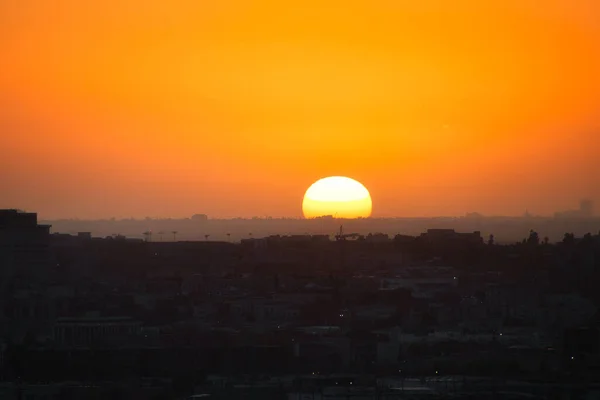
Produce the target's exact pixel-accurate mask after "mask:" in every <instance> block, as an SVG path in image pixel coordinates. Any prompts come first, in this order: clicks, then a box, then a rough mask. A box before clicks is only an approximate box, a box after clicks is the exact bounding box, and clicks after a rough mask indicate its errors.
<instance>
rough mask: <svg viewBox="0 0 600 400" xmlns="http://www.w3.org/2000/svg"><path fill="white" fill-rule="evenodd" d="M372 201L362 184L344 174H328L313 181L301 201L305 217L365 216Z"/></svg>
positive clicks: (369, 214)
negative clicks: (328, 175) (326, 176)
mask: <svg viewBox="0 0 600 400" xmlns="http://www.w3.org/2000/svg"><path fill="white" fill-rule="evenodd" d="M372 208H373V203H372V201H371V195H370V194H369V191H368V190H367V188H366V187H364V185H363V184H362V183H360V182H358V181H356V180H354V179H351V178H346V177H344V176H330V177H328V178H323V179H319V180H318V181H316V182H315V183H313V184H312V185H311V186H310V187H309V188H308V190H307V191H306V193H305V194H304V200H303V201H302V212H303V213H304V217H305V218H316V217H322V216H326V215H331V216H333V217H336V218H361V217H362V218H367V217H369V216H371V210H372Z"/></svg>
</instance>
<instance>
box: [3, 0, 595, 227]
mask: <svg viewBox="0 0 600 400" xmlns="http://www.w3.org/2000/svg"><path fill="white" fill-rule="evenodd" d="M541 5H543V7H542V6H541ZM599 18H600V2H599V1H598V0H577V1H573V0H546V1H544V2H540V1H539V0H501V1H500V0H488V1H481V0H472V1H471V0H447V1H446V0H437V1H435V0H385V1H384V0H369V1H348V0H346V1H337V0H330V1H321V0H319V1H315V0H303V1H266V0H247V1H245V0H215V1H199V0H170V1H155V0H104V1H81V0H0V66H1V71H2V72H1V73H0V208H4V207H17V208H24V209H27V210H30V211H38V212H39V213H40V216H41V217H42V218H56V217H79V218H97V217H111V216H116V217H130V216H134V217H144V216H154V217H160V216H163V217H167V216H170V217H181V216H189V215H191V214H194V213H207V214H209V215H210V216H215V217H231V216H244V217H250V216H265V215H271V216H301V215H302V211H301V204H302V196H303V194H304V191H305V190H306V189H307V188H308V187H309V186H310V185H311V183H313V182H314V181H316V180H317V179H319V178H322V177H324V176H328V175H345V176H350V177H352V178H355V179H357V180H359V181H361V182H362V183H363V184H364V185H365V186H366V187H367V188H368V189H369V190H370V192H371V195H372V197H373V216H418V215H462V214H464V213H465V212H469V211H479V212H482V213H484V214H506V215H515V214H522V213H523V212H524V211H525V209H526V208H528V209H529V210H530V211H531V212H534V213H551V212H553V211H555V210H558V209H565V208H566V209H569V208H575V207H577V201H578V200H579V198H581V197H589V198H593V199H595V200H596V201H597V202H599V203H600V172H598V171H600V141H599V136H600V73H599V72H598V71H600V23H599Z"/></svg>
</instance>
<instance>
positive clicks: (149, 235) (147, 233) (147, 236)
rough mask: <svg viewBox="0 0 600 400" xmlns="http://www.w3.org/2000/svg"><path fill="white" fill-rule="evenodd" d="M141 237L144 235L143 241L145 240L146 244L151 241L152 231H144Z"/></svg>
mask: <svg viewBox="0 0 600 400" xmlns="http://www.w3.org/2000/svg"><path fill="white" fill-rule="evenodd" d="M142 235H144V239H145V240H146V242H150V241H152V231H146V232H144V233H142Z"/></svg>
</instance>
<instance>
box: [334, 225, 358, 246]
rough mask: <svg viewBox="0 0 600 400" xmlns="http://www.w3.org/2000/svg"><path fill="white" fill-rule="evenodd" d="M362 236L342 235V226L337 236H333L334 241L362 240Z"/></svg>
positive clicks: (356, 234) (353, 234)
mask: <svg viewBox="0 0 600 400" xmlns="http://www.w3.org/2000/svg"><path fill="white" fill-rule="evenodd" d="M362 238H363V235H360V234H358V233H344V225H340V231H339V233H338V234H337V235H335V240H336V241H338V242H339V241H341V240H346V239H355V240H356V239H362Z"/></svg>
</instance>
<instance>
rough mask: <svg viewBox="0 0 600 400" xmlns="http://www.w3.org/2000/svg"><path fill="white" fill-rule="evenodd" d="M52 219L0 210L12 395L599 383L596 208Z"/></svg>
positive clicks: (492, 392)
mask: <svg viewBox="0 0 600 400" xmlns="http://www.w3.org/2000/svg"><path fill="white" fill-rule="evenodd" d="M415 221H416V222H415ZM434 223H435V224H436V225H432V226H434V228H428V229H424V230H422V231H421V232H420V233H419V234H413V233H412V232H414V230H416V229H420V228H419V227H420V226H422V224H434ZM61 224H63V225H61ZM420 224H421V225H420ZM452 224H456V226H460V227H465V228H467V227H469V230H466V229H465V230H464V231H463V230H454V229H452V228H449V227H448V226H452ZM527 224H530V225H531V226H532V227H535V229H530V230H529V231H527V232H525V234H524V235H522V237H519V238H518V240H515V237H514V236H511V235H515V234H517V232H524V231H523V229H524V227H525V226H526V225H527ZM57 225H58V226H62V227H67V226H68V227H70V229H69V230H73V229H77V228H79V227H82V228H86V229H87V230H86V231H80V232H69V233H62V232H60V231H59V232H55V231H54V230H55V227H51V226H50V225H48V224H42V223H39V222H38V220H37V215H36V214H35V213H26V212H22V211H18V210H0V263H1V265H2V270H1V272H2V280H1V282H2V287H1V291H2V292H1V295H2V301H3V305H4V306H3V308H2V309H1V310H0V313H1V314H0V317H1V318H2V325H1V326H2V332H1V338H2V343H1V348H0V350H1V351H0V371H1V374H0V378H1V383H0V397H1V398H3V399H84V398H85V399H100V398H102V399H104V398H106V399H108V398H110V399H192V398H200V397H202V398H209V399H210V398H213V399H289V400H300V399H311V400H312V399H346V400H349V399H352V400H358V399H450V398H452V399H521V398H532V399H573V400H575V399H593V398H598V396H600V331H599V327H600V326H599V324H600V314H599V313H598V305H599V304H600V294H599V293H600V292H599V291H598V289H597V283H598V282H599V281H600V232H599V231H598V229H599V228H600V224H599V223H598V219H595V218H592V217H591V216H590V215H579V214H577V213H573V214H571V215H563V216H556V217H555V218H554V219H548V218H545V219H543V218H542V219H540V218H535V217H531V216H526V217H523V218H516V219H500V220H498V221H496V220H493V219H491V220H488V219H486V218H484V217H479V216H468V217H465V218H461V219H456V220H452V221H448V220H440V221H436V220H421V221H418V220H402V219H398V220H395V219H392V220H377V219H374V220H371V219H364V220H338V219H335V218H330V217H326V218H321V219H314V220H297V221H293V220H290V221H286V220H239V221H235V220H233V221H227V220H221V221H219V220H217V221H211V220H210V219H207V218H206V217H205V216H201V215H197V216H194V217H192V218H190V219H189V220H184V221H182V220H173V221H148V220H144V221H114V222H112V221H95V222H85V221H76V222H63V221H57ZM440 225H441V226H442V227H441V228H440V227H439V226H440ZM142 226H143V227H144V229H148V230H147V231H144V232H143V233H145V235H142V236H140V235H139V231H140V228H141V227H142ZM475 226H481V227H482V230H483V229H485V231H486V232H487V231H488V230H492V229H498V230H499V231H500V232H505V233H504V234H505V235H506V236H505V240H504V243H501V242H499V241H496V239H495V236H494V234H489V235H488V234H486V235H482V233H481V231H473V230H472V228H473V227H475ZM208 227H209V228H210V229H208ZM284 227H285V229H287V230H288V231H290V232H293V233H292V234H287V235H265V233H266V232H271V231H278V230H279V231H284V230H285V229H284ZM335 227H337V229H334V228H335ZM402 227H407V228H406V229H407V231H408V233H406V232H405V233H402ZM483 227H485V228H483ZM502 227H504V231H503V230H502ZM565 227H570V228H573V229H576V230H577V232H578V233H577V234H574V233H572V232H571V231H566V232H564V233H563V235H562V237H558V229H561V228H565ZM592 227H595V228H596V230H595V231H592V230H591V229H589V228H592ZM113 228H115V229H117V228H118V229H120V230H121V232H125V233H128V232H132V236H133V237H131V238H129V237H128V236H127V235H125V234H122V233H121V234H115V235H112V234H109V235H106V232H108V231H107V229H108V230H110V229H113ZM249 228H251V230H252V232H249V233H247V234H246V233H245V232H246V231H248V230H249ZM544 228H546V230H547V231H548V232H546V231H544ZM149 229H153V231H152V232H150V230H149ZM157 229H162V230H161V231H158V232H157V231H156V230H157ZM175 229H176V230H175ZM370 229H381V230H385V231H387V232H388V233H382V232H378V231H375V230H374V231H372V232H369V233H365V232H366V231H367V230H370ZM394 229H396V230H397V231H398V233H396V234H393V235H392V234H389V232H391V231H392V230H394ZM586 229H589V232H586V233H584V234H582V233H580V232H583V231H585V230H586ZM302 230H306V231H315V232H316V231H319V232H327V231H329V232H332V231H333V232H332V234H331V235H328V234H323V233H321V234H319V233H310V234H304V233H298V232H301V231H302ZM355 230H356V231H360V232H355ZM96 232H98V233H100V234H96ZM199 232H207V233H206V234H205V237H202V238H201V239H198V238H197V237H196V239H197V240H195V241H194V240H190V239H192V237H193V235H195V234H197V233H199ZM213 232H214V233H213ZM223 232H227V233H229V232H233V233H230V236H229V237H228V236H227V235H226V234H224V233H223ZM105 235H106V236H105ZM159 235H163V237H159ZM213 235H214V236H213ZM550 235H551V236H552V239H550V238H549V237H550ZM511 240H512V242H511Z"/></svg>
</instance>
